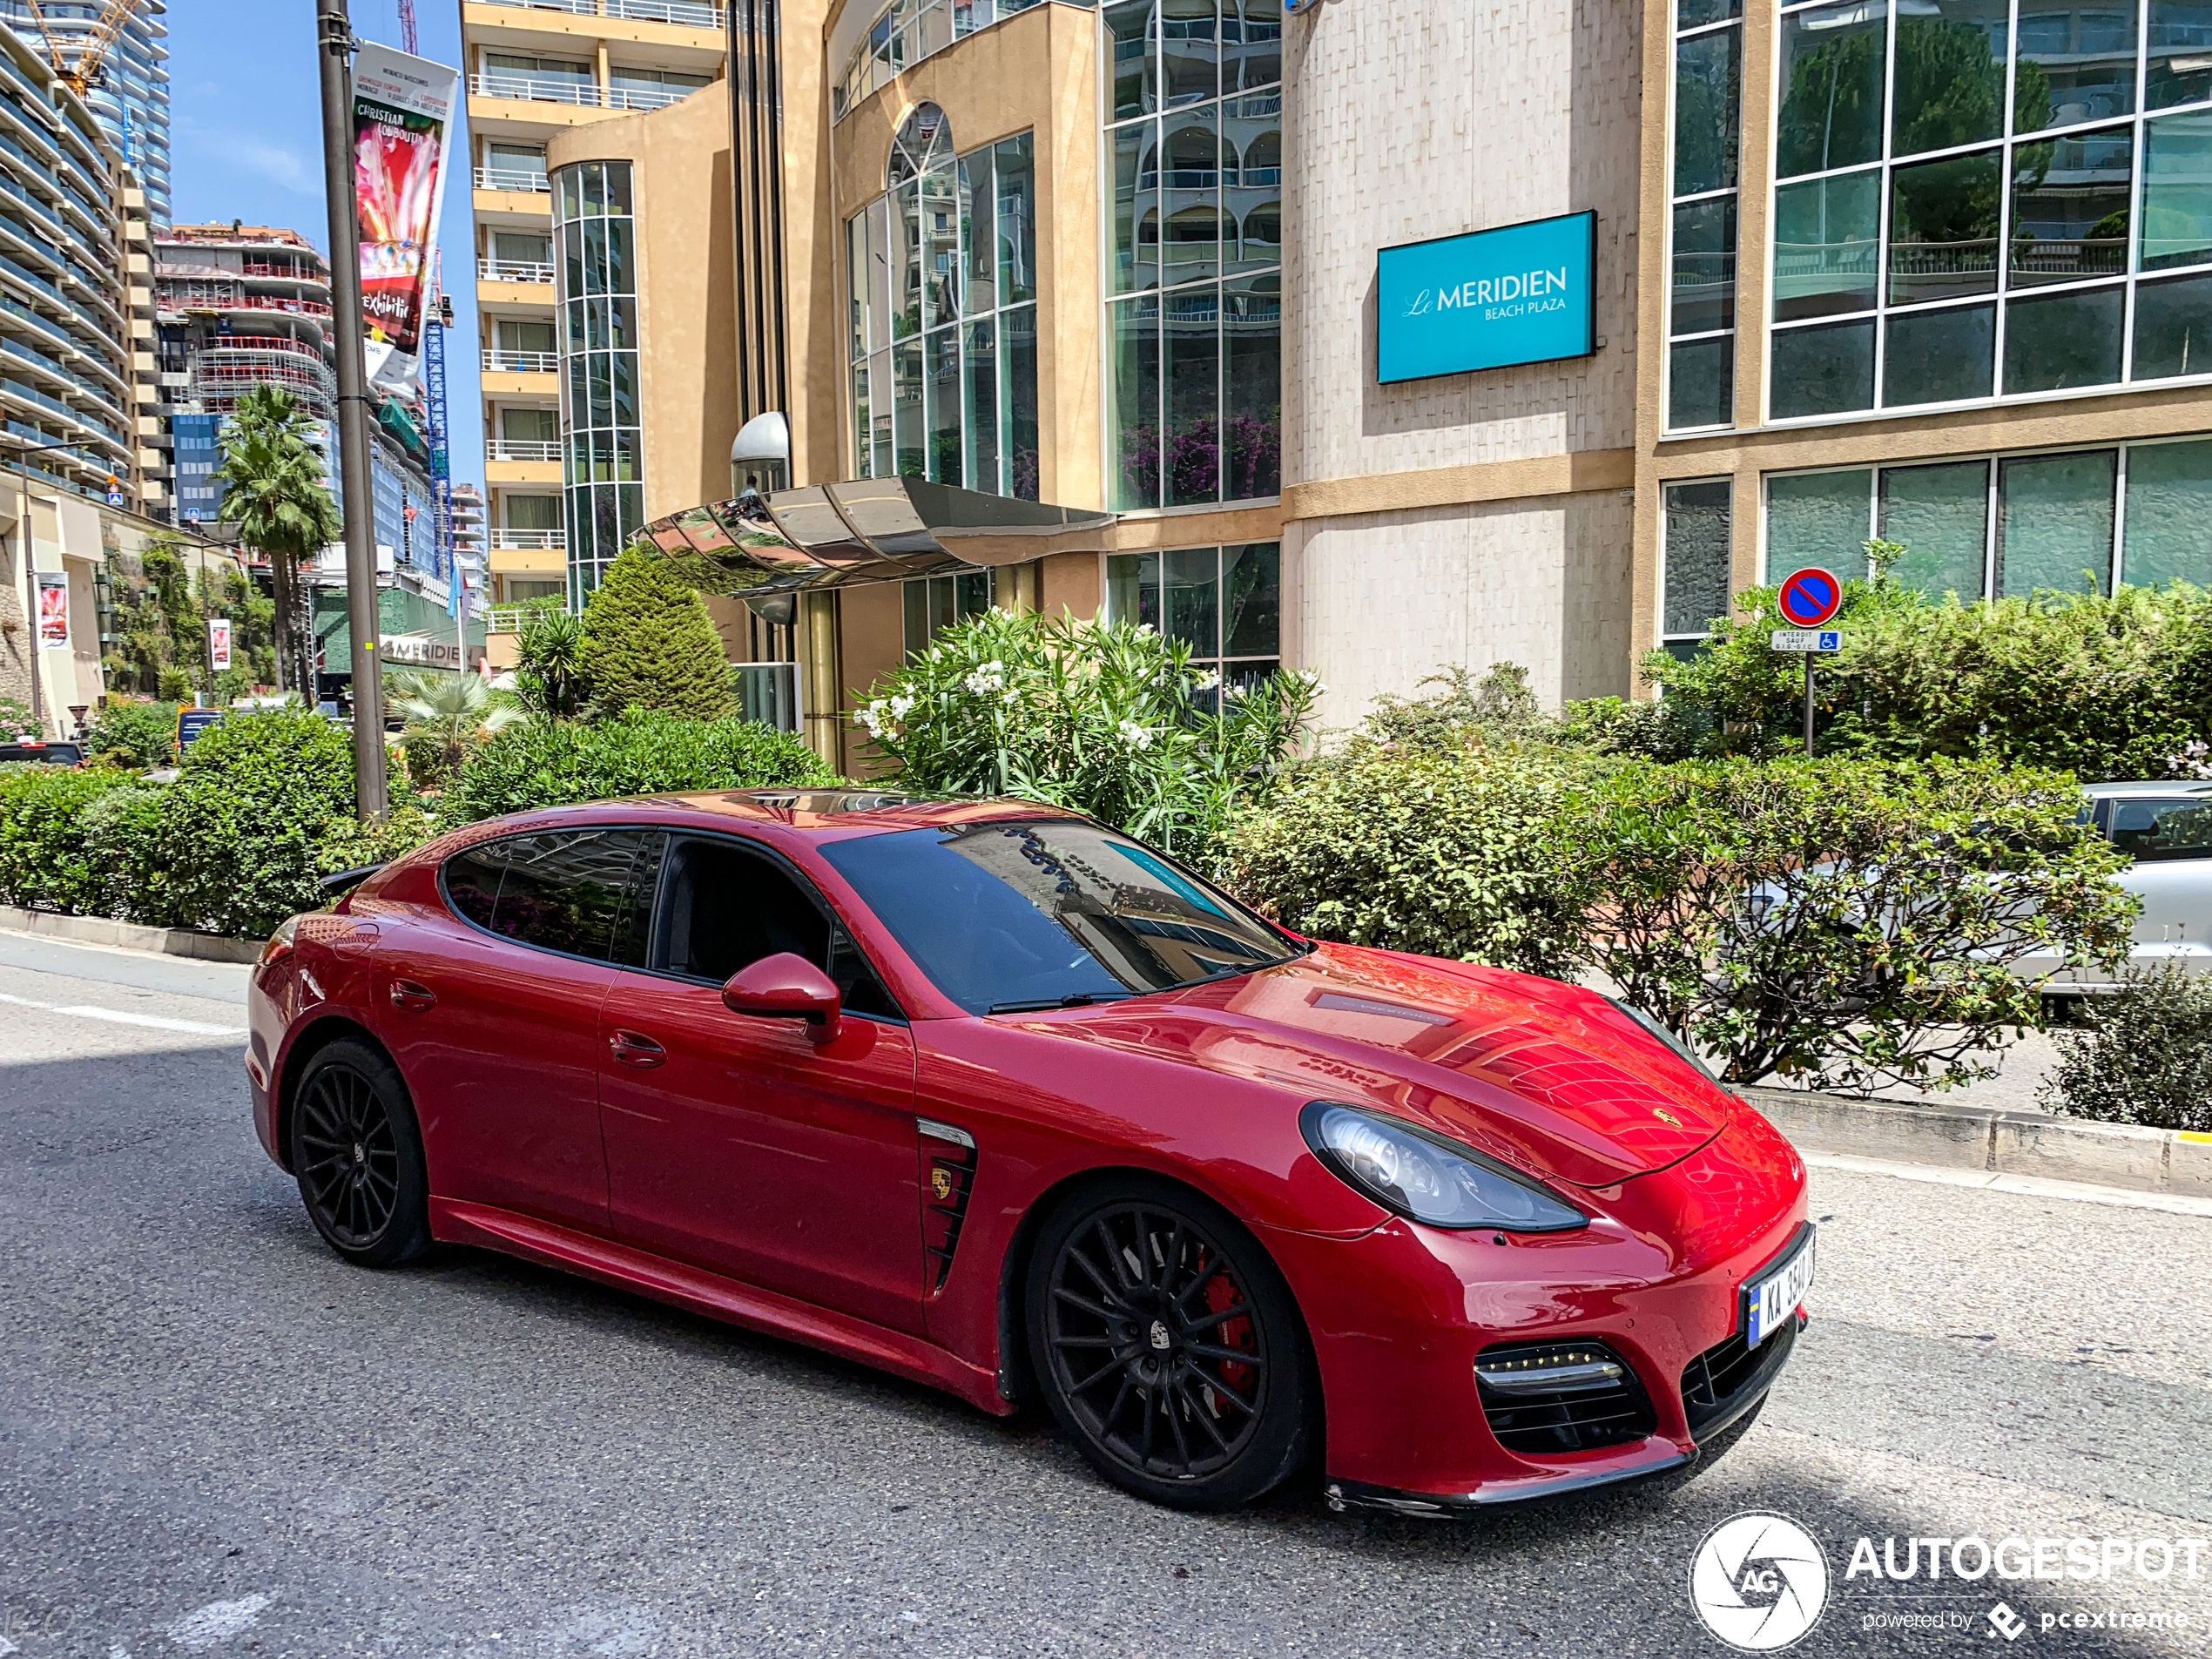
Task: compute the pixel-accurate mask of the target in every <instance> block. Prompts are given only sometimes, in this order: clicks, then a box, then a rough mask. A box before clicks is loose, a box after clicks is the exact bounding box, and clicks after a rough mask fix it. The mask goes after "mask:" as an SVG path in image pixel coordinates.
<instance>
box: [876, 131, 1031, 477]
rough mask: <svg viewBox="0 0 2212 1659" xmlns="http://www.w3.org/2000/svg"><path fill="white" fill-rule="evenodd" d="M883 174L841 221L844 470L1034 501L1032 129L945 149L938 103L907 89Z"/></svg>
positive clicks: (948, 138)
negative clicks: (847, 382)
mask: <svg viewBox="0 0 2212 1659" xmlns="http://www.w3.org/2000/svg"><path fill="white" fill-rule="evenodd" d="M887 182H888V183H889V185H890V188H889V190H888V191H887V192H886V193H885V194H884V195H882V196H880V197H879V198H878V199H876V200H875V201H873V202H872V203H870V204H869V205H868V206H867V207H866V208H864V209H863V210H861V211H860V212H858V213H855V214H853V217H852V218H851V219H848V220H846V227H845V238H846V273H847V279H846V293H847V295H848V301H849V317H850V336H849V342H850V343H849V347H848V362H849V364H850V373H851V383H852V400H853V401H852V427H851V431H852V434H853V474H854V475H855V476H856V477H861V478H887V477H891V476H893V475H903V476H907V477H915V478H929V479H933V480H934V481H936V482H939V483H946V484H957V485H960V486H961V487H962V488H963V489H975V490H981V491H982V492H984V493H985V494H987V495H994V496H1020V497H1022V499H1023V500H1026V501H1035V500H1036V499H1037V276H1036V267H1037V214H1036V199H1037V192H1036V159H1035V145H1034V142H1033V139H1032V137H1031V135H1030V134H1028V133H1027V132H1023V133H1019V134H1017V135H1015V137H1013V138H1001V139H1000V140H999V141H998V142H997V143H995V144H988V145H983V146H981V148H979V149H975V150H971V151H969V152H968V153H967V154H966V155H960V156H956V155H955V154H954V151H953V135H952V130H951V127H950V125H949V124H948V122H947V121H946V119H945V114H944V111H941V110H940V109H939V108H938V107H937V106H936V105H934V104H923V105H917V106H916V107H915V109H914V111H913V113H912V114H910V115H909V116H908V117H907V119H906V121H905V123H904V124H903V125H901V126H900V129H899V132H898V135H897V137H896V138H894V140H893V141H892V145H891V164H890V168H889V172H888V180H887Z"/></svg>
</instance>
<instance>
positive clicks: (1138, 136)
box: [1110, 121, 1160, 293]
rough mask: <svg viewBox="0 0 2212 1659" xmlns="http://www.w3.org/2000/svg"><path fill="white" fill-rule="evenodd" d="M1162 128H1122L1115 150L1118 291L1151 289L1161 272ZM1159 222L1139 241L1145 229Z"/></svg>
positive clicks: (1114, 140)
mask: <svg viewBox="0 0 2212 1659" xmlns="http://www.w3.org/2000/svg"><path fill="white" fill-rule="evenodd" d="M1158 132H1159V130H1158V129H1157V127H1155V126H1154V125H1152V124H1151V123H1150V122H1149V121H1145V122H1139V123H1138V124H1137V125H1135V126H1126V127H1118V128H1116V130H1115V131H1114V132H1113V133H1112V134H1111V135H1110V141H1111V143H1112V145H1113V149H1114V291H1115V292H1116V293H1131V292H1133V291H1135V290H1136V289H1139V288H1149V287H1153V286H1155V285H1156V284H1157V282H1158V281H1159V280H1160V274H1159V264H1158V260H1159V233H1158V230H1157V226H1158V224H1159V220H1160V198H1159V163H1158V155H1159V150H1158V144H1159V136H1158ZM1146 225H1150V226H1154V227H1155V228H1154V231H1153V233H1152V234H1151V236H1150V237H1149V238H1145V239H1143V240H1141V241H1140V240H1139V236H1140V233H1141V231H1142V228H1143V226H1146Z"/></svg>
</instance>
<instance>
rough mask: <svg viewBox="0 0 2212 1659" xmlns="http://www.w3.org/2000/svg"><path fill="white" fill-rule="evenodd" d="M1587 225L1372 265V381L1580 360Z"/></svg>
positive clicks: (1585, 221)
mask: <svg viewBox="0 0 2212 1659" xmlns="http://www.w3.org/2000/svg"><path fill="white" fill-rule="evenodd" d="M1596 240H1597V215H1596V214H1595V213H1567V214H1562V215H1561V217H1560V218H1558V219H1535V220H1532V221H1531V222H1530V223H1528V224H1526V225H1505V226H1500V227H1499V228H1498V229H1496V230H1491V231H1469V232H1468V233H1466V234H1465V235H1463V236H1447V237H1442V238H1440V239H1437V240H1435V241H1433V242H1409V243H1407V244H1406V245H1405V246H1402V247H1386V248H1384V249H1383V250H1382V251H1381V252H1380V253H1378V254H1377V255H1376V256H1375V262H1376V272H1375V274H1376V291H1375V378H1376V379H1377V380H1378V381H1384V382H1388V381H1414V380H1424V379H1426V378H1427V377H1429V376H1431V375H1434V374H1464V373H1465V372H1467V370H1469V369H1475V368H1505V367H1506V366H1507V365H1508V364H1511V363H1543V362H1549V361H1553V360H1554V359H1556V358H1561V357H1587V356H1588V355H1589V354H1590V353H1591V352H1593V351H1595V350H1596V349H1597V341H1596V339H1595V336H1594V335H1593V334H1592V333H1591V327H1592V315H1591V309H1590V291H1591V266H1592V265H1593V263H1594V260H1595V245H1596Z"/></svg>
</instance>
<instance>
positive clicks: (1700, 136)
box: [1667, 0, 1743, 430]
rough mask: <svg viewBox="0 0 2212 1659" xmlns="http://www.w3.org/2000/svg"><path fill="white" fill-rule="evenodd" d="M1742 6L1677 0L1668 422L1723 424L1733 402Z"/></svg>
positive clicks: (1733, 0)
mask: <svg viewBox="0 0 2212 1659" xmlns="http://www.w3.org/2000/svg"><path fill="white" fill-rule="evenodd" d="M1742 106H1743V3H1742V0H1676V3H1675V79H1674V105H1673V117H1674V123H1673V144H1672V152H1673V153H1672V157H1671V166H1670V171H1669V181H1668V185H1667V189H1668V194H1669V199H1670V200H1671V202H1672V204H1673V205H1672V206H1671V208H1670V210H1669V215H1668V233H1667V234H1668V270H1669V278H1668V284H1667V340H1668V342H1669V343H1668V347H1667V426H1668V428H1669V430H1676V429H1680V428H1696V427H1713V426H1727V425H1729V424H1730V422H1731V421H1732V420H1733V419H1734V403H1735V396H1736V206H1737V156H1738V153H1739V152H1740V150H1741V148H1742V145H1740V143H1739V142H1738V139H1739V138H1740V129H1741V127H1742V124H1743V123H1742Z"/></svg>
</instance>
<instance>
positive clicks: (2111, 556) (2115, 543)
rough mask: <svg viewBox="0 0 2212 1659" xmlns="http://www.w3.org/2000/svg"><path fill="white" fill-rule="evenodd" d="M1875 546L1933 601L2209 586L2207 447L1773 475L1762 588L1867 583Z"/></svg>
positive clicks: (2165, 444)
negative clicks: (1869, 550)
mask: <svg viewBox="0 0 2212 1659" xmlns="http://www.w3.org/2000/svg"><path fill="white" fill-rule="evenodd" d="M1869 536H1880V537H1882V538H1883V539H1884V540H1885V541H1891V542H1898V543H1903V544H1904V545H1905V550H1906V551H1905V555H1904V556H1902V557H1901V558H1900V559H1899V560H1898V563H1896V564H1895V565H1893V566H1892V567H1891V571H1890V574H1891V576H1892V578H1893V579H1894V580H1896V581H1898V582H1901V583H1904V584H1905V585H1906V586H1908V587H1911V588H1913V589H1916V590H1919V592H1921V593H1924V594H1926V595H1928V596H1929V597H1932V598H1939V597H1942V596H1944V595H1946V594H1952V595H1956V596H1957V597H1959V598H1960V599H1962V600H1969V601H1971V600H1974V599H1979V598H1981V597H1985V596H1987V597H2000V596H2002V595H2006V594H2027V593H2032V592H2034V591H2035V590H2038V589H2050V590H2059V591H2064V592H2074V593H2080V592H2085V591H2087V592H2096V593H2107V592H2109V591H2111V590H2112V588H2113V586H2114V584H2115V583H2133V584H2134V585H2136V586H2141V587H2155V586H2158V585H2161V584H2162V583H2168V582H2176V581H2180V582H2188V583H2195V585H2197V586H2200V587H2202V586H2212V437H2195V438H2183V439H2173V440H2162V441H2159V442H2148V443H2134V444H2124V445H2120V446H2117V447H2112V446H2107V447H2105V448H2088V449H2061V450H2051V451H2043V452H2037V453H2033V454H2027V455H1975V456H1971V457H1965V458H1957V459H1946V460H1942V461H1934V462H1915V463H1913V464H1912V465H1909V466H1895V467H1855V468H1849V469H1843V470H1838V471H1833V472H1817V473H1782V474H1773V475H1769V476H1768V478H1767V480H1766V538H1765V539H1766V553H1765V580H1767V581H1768V582H1774V581H1777V580H1778V579H1779V578H1780V577H1784V576H1786V575H1787V574H1788V573H1789V572H1790V571H1791V570H1795V569H1797V568H1798V567H1800V566H1802V565H1807V564H1817V565H1819V566H1821V567H1822V568H1823V569H1824V570H1830V571H1831V572H1833V573H1834V574H1835V575H1837V576H1838V577H1863V576H1865V574H1866V567H1865V559H1864V557H1863V556H1862V555H1861V553H1860V551H1859V547H1860V543H1863V542H1865V540H1866V539H1867V538H1868V537H1869Z"/></svg>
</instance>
